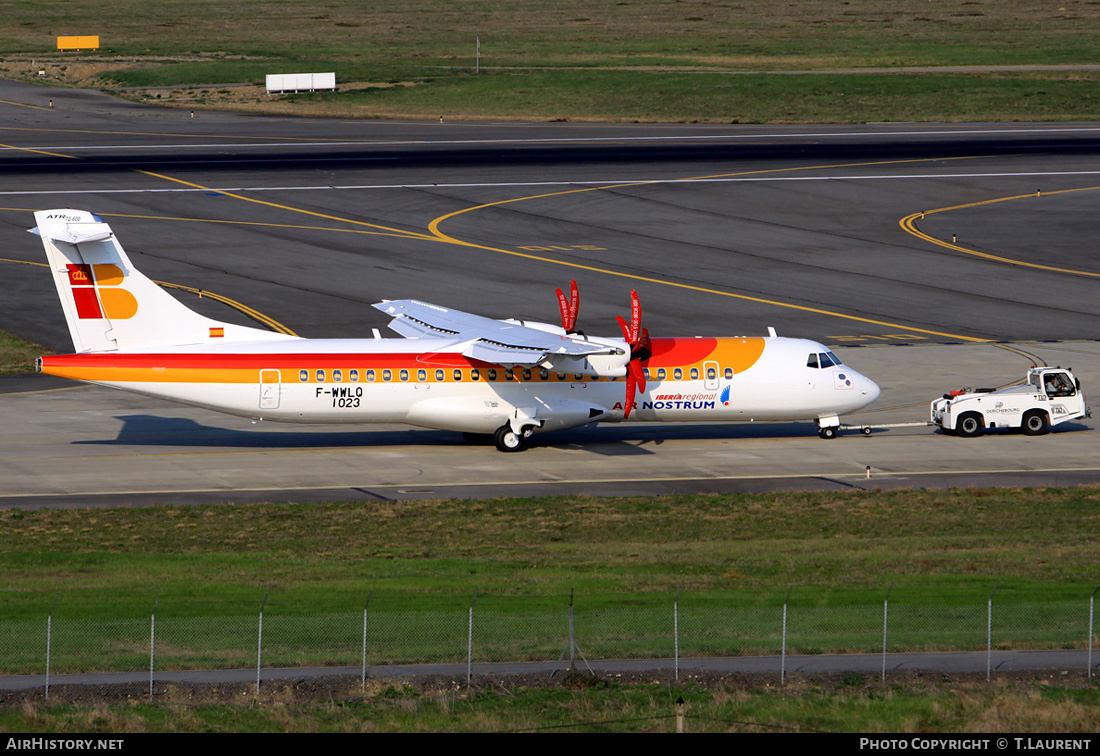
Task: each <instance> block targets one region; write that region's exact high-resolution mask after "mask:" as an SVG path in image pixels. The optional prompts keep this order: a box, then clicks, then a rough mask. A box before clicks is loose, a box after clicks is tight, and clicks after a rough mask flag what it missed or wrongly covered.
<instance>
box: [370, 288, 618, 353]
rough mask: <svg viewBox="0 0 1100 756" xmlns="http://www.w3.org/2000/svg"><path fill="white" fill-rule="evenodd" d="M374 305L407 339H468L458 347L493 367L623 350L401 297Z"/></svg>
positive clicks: (391, 326)
mask: <svg viewBox="0 0 1100 756" xmlns="http://www.w3.org/2000/svg"><path fill="white" fill-rule="evenodd" d="M374 307H375V308H376V309H378V310H381V311H382V312H384V313H386V314H387V315H392V316H393V321H392V322H391V323H390V328H392V329H393V330H394V331H396V332H397V333H399V334H401V335H402V336H405V337H408V338H448V337H451V338H454V339H455V340H456V341H468V342H470V343H469V344H468V345H467V346H466V347H465V348H464V349H463V351H462V353H463V354H464V355H466V356H467V357H470V358H472V359H477V360H482V361H484V362H491V363H494V364H497V365H538V364H540V363H541V364H543V365H547V366H548V365H550V364H552V363H555V362H558V361H561V360H564V359H569V358H584V357H586V356H588V355H596V354H621V353H623V351H624V350H623V349H621V348H619V347H616V346H613V345H610V344H606V343H599V342H594V341H586V340H583V337H581V338H571V337H569V336H567V335H565V334H564V332H562V333H553V332H550V331H544V330H542V329H539V328H532V327H530V326H526V325H521V324H520V323H516V322H511V321H507V320H493V319H492V318H485V317H482V316H480V315H471V314H470V313H468V312H462V311H461V310H452V309H449V308H447V307H440V306H439V305H433V304H428V303H427V302H419V301H417V300H415V299H402V300H394V301H389V300H387V301H384V302H379V303H378V304H376V305H374Z"/></svg>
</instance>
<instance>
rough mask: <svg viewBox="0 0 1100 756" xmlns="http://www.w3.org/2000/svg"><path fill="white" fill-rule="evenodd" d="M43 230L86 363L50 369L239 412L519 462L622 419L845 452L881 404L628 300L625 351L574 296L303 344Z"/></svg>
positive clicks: (90, 236)
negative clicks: (853, 422)
mask: <svg viewBox="0 0 1100 756" xmlns="http://www.w3.org/2000/svg"><path fill="white" fill-rule="evenodd" d="M35 220H36V221H37V223H38V227H37V229H31V231H32V232H34V233H37V234H39V235H40V236H41V237H42V243H43V246H44V247H45V249H46V257H47V258H48V260H49V265H50V268H51V270H52V271H53V277H54V283H55V284H56V286H57V293H58V295H59V296H60V298H61V305H62V307H63V308H64V310H65V318H66V320H67V321H68V325H69V331H70V333H71V335H72V339H73V345H74V347H75V350H76V351H75V353H74V354H66V355H57V356H51V357H42V358H40V359H39V360H38V369H39V370H40V371H41V372H43V373H48V374H50V375H57V376H61V377H63V378H72V379H75V380H80V381H87V382H89V383H96V384H99V385H102V386H110V387H113V388H118V389H123V390H126V391H133V392H136V393H139V394H146V395H149V396H155V397H160V398H163V399H170V400H173V401H177V402H183V403H185V404H190V405H195V406H198V407H205V408H207V409H212V410H216V411H219V412H226V413H229V414H233V415H241V416H244V417H251V418H254V419H259V420H280V421H285V422H296V423H406V424H409V425H415V426H421V427H425V428H436V429H441V430H453V431H460V432H462V433H464V434H466V435H467V437H468V438H485V439H488V438H491V439H492V440H493V442H494V443H495V444H496V446H497V448H498V449H500V450H501V451H506V452H511V451H519V450H522V449H524V448H526V447H527V445H528V442H529V439H530V438H531V436H532V435H533V434H535V433H542V432H546V431H556V430H562V429H565V428H575V427H579V426H583V425H588V424H590V423H599V422H623V421H626V420H629V421H631V422H635V421H638V422H655V421H673V422H679V423H683V422H706V423H721V422H753V421H755V422H760V421H769V420H815V421H816V422H817V425H818V428H819V433H820V435H821V436H822V438H833V437H835V436H836V434H837V430H838V429H839V427H840V417H839V416H840V415H841V414H842V413H845V412H852V411H854V410H857V409H859V408H861V407H864V406H866V405H867V404H869V403H870V402H872V401H874V400H875V399H876V398H877V397H878V395H879V388H878V386H877V385H875V383H874V382H873V381H871V380H870V379H868V378H865V377H864V376H862V375H860V374H859V373H857V372H856V371H854V370H852V369H851V368H849V367H847V366H845V365H842V364H841V362H840V360H839V359H837V357H836V356H835V355H834V354H833V353H832V352H830V351H829V350H828V349H827V348H826V347H824V346H823V345H821V344H819V343H817V342H815V341H807V340H804V339H790V338H781V337H777V336H776V335H775V334H774V331H772V332H771V335H770V336H768V337H758V336H757V337H752V336H734V337H723V338H712V337H695V338H652V339H651V338H650V337H649V333H648V331H647V330H646V329H645V328H642V327H641V308H640V306H639V303H638V296H637V294H636V293H635V292H633V291H632V292H631V314H630V320H629V321H627V320H626V319H624V318H622V317H620V318H618V321H619V325H620V328H621V330H622V334H623V336H622V338H617V337H611V338H604V337H595V336H586V335H584V334H583V333H582V332H581V331H578V330H577V329H576V323H577V308H578V304H579V296H578V293H577V289H576V284H575V283H574V284H573V285H572V286H571V288H570V293H569V295H568V296H567V295H566V294H565V293H563V292H562V291H561V290H560V289H559V290H558V292H557V294H558V304H559V307H560V310H561V317H562V324H561V326H556V325H549V324H546V323H531V322H524V321H521V320H512V319H509V320H493V319H490V318H484V317H480V316H477V315H471V314H468V313H465V312H459V311H457V310H451V309H448V308H446V307H439V306H437V305H433V304H427V303H425V302H419V301H416V300H399V301H383V302H380V303H378V304H376V305H374V306H375V307H376V308H378V309H379V310H381V311H382V312H384V313H386V314H387V315H391V316H392V317H393V320H392V322H391V323H390V327H391V328H392V329H393V330H394V331H396V332H397V333H399V334H400V335H401V336H404V337H405V338H402V339H397V338H379V337H377V331H376V332H375V334H376V337H375V338H372V339H304V338H299V337H297V336H288V335H284V334H279V333H274V332H270V331H265V330H262V329H258V328H249V327H246V326H239V325H234V324H231V323H223V322H219V321H216V320H212V319H210V318H207V317H205V316H203V315H200V314H198V313H196V312H194V311H192V310H190V309H189V308H187V307H186V306H184V305H183V304H181V303H180V302H179V301H177V300H176V299H175V298H174V297H172V296H171V295H169V294H168V293H167V292H166V291H165V290H163V289H161V288H160V287H159V286H157V284H155V283H154V282H153V281H152V280H151V279H149V278H147V277H146V276H144V275H143V274H142V273H140V272H139V271H138V270H136V269H135V268H134V266H133V264H132V263H131V262H130V258H129V257H128V256H127V254H126V252H125V251H123V249H122V246H121V245H120V244H119V243H118V240H117V239H116V238H115V235H114V233H113V232H112V231H111V228H110V226H109V225H108V224H106V223H104V222H103V219H102V218H100V217H99V216H96V215H93V214H92V213H89V212H87V211H83V210H43V211H40V212H37V213H35ZM769 330H771V329H769Z"/></svg>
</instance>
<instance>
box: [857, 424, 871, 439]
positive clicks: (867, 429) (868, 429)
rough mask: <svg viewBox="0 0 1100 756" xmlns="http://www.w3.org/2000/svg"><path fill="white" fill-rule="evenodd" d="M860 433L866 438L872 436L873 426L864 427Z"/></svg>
mask: <svg viewBox="0 0 1100 756" xmlns="http://www.w3.org/2000/svg"><path fill="white" fill-rule="evenodd" d="M859 432H860V433H862V434H863V435H864V436H870V435H871V426H870V425H864V426H863V427H862V428H860V429H859Z"/></svg>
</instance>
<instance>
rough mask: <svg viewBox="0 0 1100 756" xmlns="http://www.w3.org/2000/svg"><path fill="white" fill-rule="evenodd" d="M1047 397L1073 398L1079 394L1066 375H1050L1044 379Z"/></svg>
mask: <svg viewBox="0 0 1100 756" xmlns="http://www.w3.org/2000/svg"><path fill="white" fill-rule="evenodd" d="M1043 384H1044V389H1045V390H1046V393H1047V396H1073V395H1075V394H1076V393H1077V392H1076V390H1075V387H1074V385H1073V381H1071V380H1070V379H1069V376H1068V375H1066V374H1065V373H1048V374H1047V375H1046V376H1044V378H1043Z"/></svg>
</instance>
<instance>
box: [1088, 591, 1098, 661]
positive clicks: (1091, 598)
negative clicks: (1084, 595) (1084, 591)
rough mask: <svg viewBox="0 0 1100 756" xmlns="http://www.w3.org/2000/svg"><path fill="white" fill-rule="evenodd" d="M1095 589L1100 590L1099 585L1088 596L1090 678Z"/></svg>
mask: <svg viewBox="0 0 1100 756" xmlns="http://www.w3.org/2000/svg"><path fill="white" fill-rule="evenodd" d="M1096 591H1100V585H1098V586H1096V588H1095V589H1093V591H1092V595H1091V596H1089V645H1088V648H1089V653H1088V660H1089V661H1088V664H1089V679H1090V680H1091V679H1092V617H1093V613H1092V612H1093V607H1094V605H1095V603H1096Z"/></svg>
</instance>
